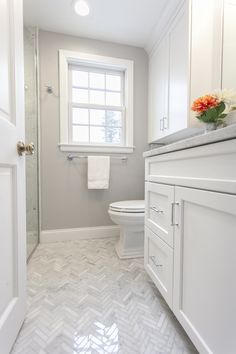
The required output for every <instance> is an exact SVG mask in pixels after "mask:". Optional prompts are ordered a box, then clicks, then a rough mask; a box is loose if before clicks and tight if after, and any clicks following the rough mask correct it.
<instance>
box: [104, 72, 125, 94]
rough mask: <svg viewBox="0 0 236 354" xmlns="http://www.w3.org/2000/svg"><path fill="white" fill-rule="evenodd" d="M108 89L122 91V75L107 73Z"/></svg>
mask: <svg viewBox="0 0 236 354" xmlns="http://www.w3.org/2000/svg"><path fill="white" fill-rule="evenodd" d="M106 89H107V90H114V91H120V90H121V77H120V76H117V75H108V74H107V75H106Z"/></svg>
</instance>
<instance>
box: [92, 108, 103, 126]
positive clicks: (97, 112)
mask: <svg viewBox="0 0 236 354" xmlns="http://www.w3.org/2000/svg"><path fill="white" fill-rule="evenodd" d="M90 124H91V125H105V124H106V112H105V111H104V110H102V109H91V110H90Z"/></svg>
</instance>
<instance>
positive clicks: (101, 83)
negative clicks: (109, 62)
mask: <svg viewBox="0 0 236 354" xmlns="http://www.w3.org/2000/svg"><path fill="white" fill-rule="evenodd" d="M89 85H90V88H97V89H104V88H105V75H104V74H97V73H89Z"/></svg>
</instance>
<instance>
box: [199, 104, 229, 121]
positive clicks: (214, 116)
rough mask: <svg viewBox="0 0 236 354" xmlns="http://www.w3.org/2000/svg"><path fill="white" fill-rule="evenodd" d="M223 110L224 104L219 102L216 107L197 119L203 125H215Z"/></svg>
mask: <svg viewBox="0 0 236 354" xmlns="http://www.w3.org/2000/svg"><path fill="white" fill-rule="evenodd" d="M224 110H225V104H224V102H221V103H220V104H219V105H218V106H217V107H214V108H210V109H208V110H207V111H206V112H204V113H202V114H201V115H199V116H198V117H197V118H198V119H199V120H201V121H202V122H205V123H215V122H217V121H218V120H219V118H220V116H221V115H222V113H223V112H224ZM222 118H224V117H222Z"/></svg>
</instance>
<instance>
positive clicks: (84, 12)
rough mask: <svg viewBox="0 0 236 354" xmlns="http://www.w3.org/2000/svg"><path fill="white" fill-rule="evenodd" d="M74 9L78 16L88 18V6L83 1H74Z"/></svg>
mask: <svg viewBox="0 0 236 354" xmlns="http://www.w3.org/2000/svg"><path fill="white" fill-rule="evenodd" d="M74 9H75V12H76V13H77V15H79V16H88V14H89V6H88V4H87V2H86V1H85V0H77V1H75V3H74Z"/></svg>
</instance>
